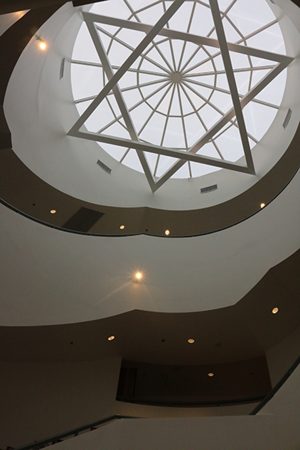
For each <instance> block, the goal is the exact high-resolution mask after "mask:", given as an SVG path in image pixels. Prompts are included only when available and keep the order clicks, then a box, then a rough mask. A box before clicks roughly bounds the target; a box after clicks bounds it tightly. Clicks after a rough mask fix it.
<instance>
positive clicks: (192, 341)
mask: <svg viewBox="0 0 300 450" xmlns="http://www.w3.org/2000/svg"><path fill="white" fill-rule="evenodd" d="M187 342H188V344H195V339H194V338H188V340H187Z"/></svg>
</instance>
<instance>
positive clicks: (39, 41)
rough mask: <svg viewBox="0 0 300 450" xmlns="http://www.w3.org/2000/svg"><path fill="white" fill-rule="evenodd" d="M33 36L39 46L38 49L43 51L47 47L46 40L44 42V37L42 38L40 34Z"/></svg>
mask: <svg viewBox="0 0 300 450" xmlns="http://www.w3.org/2000/svg"><path fill="white" fill-rule="evenodd" d="M35 38H36V40H37V45H38V48H39V49H40V50H42V51H43V52H44V51H45V50H47V47H48V44H47V42H46V41H45V40H44V39H42V38H41V37H40V36H36V37H35Z"/></svg>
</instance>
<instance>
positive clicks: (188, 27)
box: [177, 1, 196, 70]
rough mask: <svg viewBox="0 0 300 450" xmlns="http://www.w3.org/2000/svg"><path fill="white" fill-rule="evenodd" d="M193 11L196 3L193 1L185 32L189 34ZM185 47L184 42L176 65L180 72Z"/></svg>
mask: <svg viewBox="0 0 300 450" xmlns="http://www.w3.org/2000/svg"><path fill="white" fill-rule="evenodd" d="M195 9H196V1H194V4H193V7H192V11H191V15H190V20H189V23H188V26H187V30H186V32H187V33H189V32H190V29H191V26H192V22H193V18H194V14H195ZM186 45H187V41H184V43H183V47H182V50H181V55H180V58H179V63H178V68H177V70H181V64H182V60H183V56H184V52H185V49H186Z"/></svg>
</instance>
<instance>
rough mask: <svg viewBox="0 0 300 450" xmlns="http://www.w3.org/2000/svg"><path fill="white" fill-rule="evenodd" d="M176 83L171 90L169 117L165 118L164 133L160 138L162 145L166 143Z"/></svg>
mask: <svg viewBox="0 0 300 450" xmlns="http://www.w3.org/2000/svg"><path fill="white" fill-rule="evenodd" d="M175 88H176V86H175V84H174V85H173V90H172V92H171V98H170V102H169V107H168V112H167V117H166V120H165V125H164V129H163V133H162V137H161V140H160V145H161V146H162V145H164V140H165V136H166V131H167V126H168V122H169V118H170V111H171V108H172V103H173V99H174V94H175Z"/></svg>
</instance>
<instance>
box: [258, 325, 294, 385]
mask: <svg viewBox="0 0 300 450" xmlns="http://www.w3.org/2000/svg"><path fill="white" fill-rule="evenodd" d="M299 356H300V327H298V328H297V329H296V330H294V332H293V333H291V334H289V335H288V336H287V337H286V338H285V339H283V340H282V341H281V342H279V343H278V344H277V345H274V346H273V347H271V348H269V350H268V351H267V352H266V358H267V364H268V366H269V373H270V378H271V383H272V386H275V385H276V383H278V381H279V380H280V379H281V378H282V375H283V373H284V372H286V371H287V368H288V367H291V366H292V364H293V363H294V362H295V361H296V359H297V358H299ZM283 368H285V369H283Z"/></svg>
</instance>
